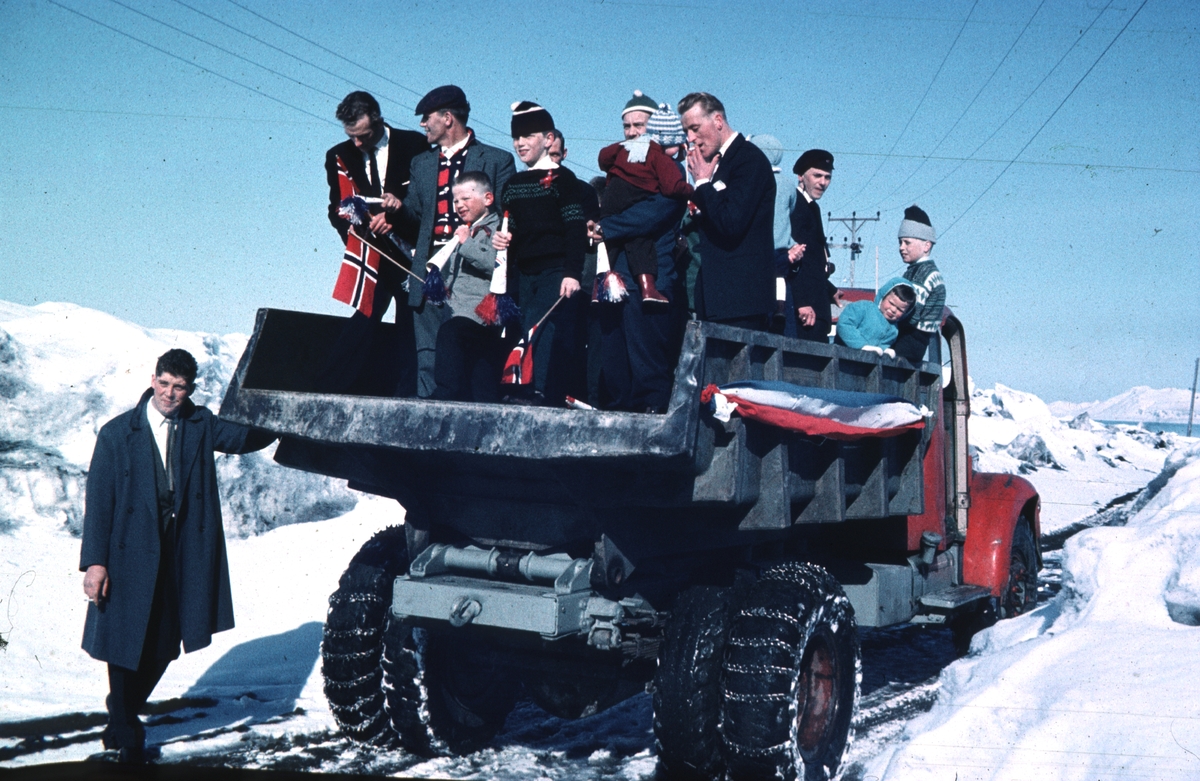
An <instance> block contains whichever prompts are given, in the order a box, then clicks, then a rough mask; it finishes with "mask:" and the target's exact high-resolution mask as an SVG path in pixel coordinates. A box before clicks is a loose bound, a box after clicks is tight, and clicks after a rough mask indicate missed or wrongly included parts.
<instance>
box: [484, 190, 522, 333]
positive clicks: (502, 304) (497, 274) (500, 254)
mask: <svg viewBox="0 0 1200 781" xmlns="http://www.w3.org/2000/svg"><path fill="white" fill-rule="evenodd" d="M500 232H501V233H508V212H505V213H504V219H503V220H502V221H501V223H500ZM475 314H476V315H478V316H479V319H480V320H482V321H483V324H484V325H504V326H507V325H515V324H516V323H519V322H521V310H520V309H519V308H518V307H517V302H515V301H513V300H512V296H510V295H509V294H508V250H507V249H502V250H498V251H497V252H496V265H495V267H494V268H493V269H492V283H491V285H490V286H489V287H488V294H487V295H486V296H484V297H483V300H482V301H480V302H479V306H477V307H475Z"/></svg>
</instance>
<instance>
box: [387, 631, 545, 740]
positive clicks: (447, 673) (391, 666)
mask: <svg viewBox="0 0 1200 781" xmlns="http://www.w3.org/2000/svg"><path fill="white" fill-rule="evenodd" d="M383 646H384V656H383V680H384V688H385V690H386V691H387V710H388V716H389V717H390V719H391V724H392V729H394V730H395V731H396V733H397V734H398V735H399V736H400V743H401V745H403V746H404V748H405V749H406V750H408V751H410V752H412V753H414V754H418V755H420V756H426V757H435V756H453V755H458V754H468V753H470V752H472V751H475V750H477V749H479V748H480V747H482V746H483V745H484V744H486V743H487V742H488V741H489V740H491V739H492V737H493V736H494V735H495V734H496V733H497V732H498V731H499V730H500V728H501V727H502V726H504V719H505V718H506V717H507V716H508V714H509V712H510V711H511V710H512V709H513V706H514V705H515V704H516V699H517V694H518V693H519V692H520V688H521V687H520V683H519V681H518V679H517V678H516V677H515V675H514V674H513V673H512V671H511V670H510V669H507V668H506V667H505V666H504V665H503V664H501V663H500V660H499V658H498V655H497V653H496V652H495V651H494V650H493V649H491V648H489V646H488V644H487V643H486V642H485V641H484V640H483V639H482V638H480V637H479V636H478V635H472V634H471V633H467V632H461V631H451V632H430V631H427V630H425V629H423V628H421V627H416V626H413V625H412V624H411V623H410V621H409V620H407V619H405V618H398V617H396V616H391V617H390V619H389V620H388V626H387V630H386V632H385V633H384V641H383Z"/></svg>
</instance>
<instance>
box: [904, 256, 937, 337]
mask: <svg viewBox="0 0 1200 781" xmlns="http://www.w3.org/2000/svg"><path fill="white" fill-rule="evenodd" d="M904 278H905V279H907V280H908V281H909V282H911V283H912V284H913V290H914V291H915V292H916V294H917V301H916V303H915V304H913V309H912V314H910V315H909V316H908V322H909V324H910V325H911V326H912V327H913V328H915V329H916V330H918V331H923V332H925V333H929V334H936V333H937V332H938V330H939V329H940V328H941V327H942V309H943V307H945V306H946V285H945V283H944V282H942V272H940V271H938V267H937V266H935V265H934V263H933V261H932V260H931V259H930V258H929V256H926V257H924V258H922V259H921V260H918V261H916V262H915V263H910V264H909V266H908V268H906V269H904Z"/></svg>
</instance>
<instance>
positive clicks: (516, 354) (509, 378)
mask: <svg viewBox="0 0 1200 781" xmlns="http://www.w3.org/2000/svg"><path fill="white" fill-rule="evenodd" d="M540 325H541V323H538V325H535V326H534V327H533V328H530V329H529V333H527V334H525V335H524V336H522V337H521V341H519V342H517V345H516V347H514V348H512V351H511V352H510V353H509V354H508V359H507V360H505V361H504V372H503V373H502V374H501V375H500V382H501V383H502V384H504V385H529V384H530V383H532V382H533V339H534V333H536V332H537V329H538V326H540Z"/></svg>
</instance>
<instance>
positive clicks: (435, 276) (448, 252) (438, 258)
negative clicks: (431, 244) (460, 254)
mask: <svg viewBox="0 0 1200 781" xmlns="http://www.w3.org/2000/svg"><path fill="white" fill-rule="evenodd" d="M460 243H461V242H459V240H458V236H455V237H453V238H451V239H450V241H448V242H446V243H445V244H444V245H443V246H442V248H441V249H439V250H438V251H437V252H436V253H435V254H434V256H433V257H432V258H430V259H429V260H428V262H427V263H426V264H425V285H424V287H423V292H424V293H425V298H426V299H428V300H429V302H430V303H431V304H437V305H438V306H443V305H444V304H445V303H446V299H447V298H448V297H449V295H450V294H449V291H447V290H446V279H445V277H444V276H443V274H442V270H443V269H445V268H446V263H447V262H448V261H449V260H450V258H451V256H453V255H454V250H456V249H457V248H458V245H459V244H460Z"/></svg>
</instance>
